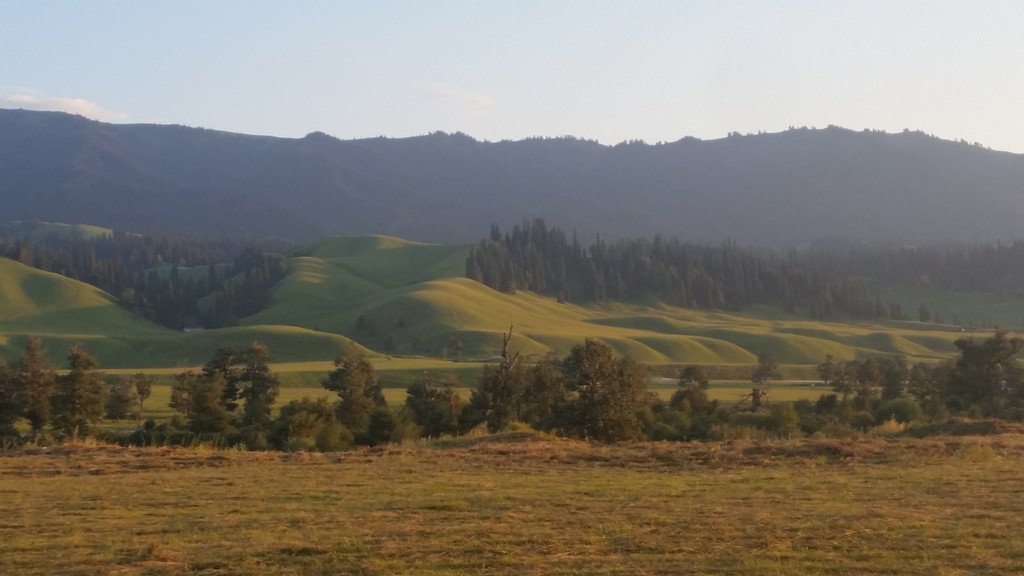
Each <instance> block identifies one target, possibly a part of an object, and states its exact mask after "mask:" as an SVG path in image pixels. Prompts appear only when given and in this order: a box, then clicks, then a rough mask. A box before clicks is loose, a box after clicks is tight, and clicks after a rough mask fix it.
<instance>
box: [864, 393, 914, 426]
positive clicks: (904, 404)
mask: <svg viewBox="0 0 1024 576" xmlns="http://www.w3.org/2000/svg"><path fill="white" fill-rule="evenodd" d="M875 417H876V419H877V421H878V422H886V421H888V420H895V421H896V422H899V423H901V424H906V423H908V422H913V421H914V420H917V419H918V418H920V417H921V406H920V405H918V403H917V401H915V400H914V399H912V398H896V399H894V400H886V401H885V402H882V404H881V405H879V407H878V409H877V410H875Z"/></svg>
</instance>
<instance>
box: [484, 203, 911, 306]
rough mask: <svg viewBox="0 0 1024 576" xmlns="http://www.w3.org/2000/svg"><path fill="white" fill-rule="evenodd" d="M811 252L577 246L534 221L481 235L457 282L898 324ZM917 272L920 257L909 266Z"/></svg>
mask: <svg viewBox="0 0 1024 576" xmlns="http://www.w3.org/2000/svg"><path fill="white" fill-rule="evenodd" d="M820 258H821V254H820V253H815V254H814V258H809V257H807V255H805V254H804V253H802V252H791V253H790V254H789V256H788V257H786V258H782V257H779V256H777V255H775V254H774V253H772V252H770V251H767V250H764V249H755V248H749V247H746V248H745V247H740V246H738V245H737V244H736V243H735V242H724V243H722V244H719V245H701V244H690V243H684V242H681V241H680V240H678V239H676V238H672V239H664V238H662V237H661V236H655V237H654V238H653V239H647V238H638V239H633V240H619V241H617V242H611V243H609V242H604V241H602V240H601V239H600V238H598V239H597V241H596V242H594V243H593V244H591V245H589V246H583V245H581V244H580V242H579V240H578V239H577V238H576V237H575V236H573V237H572V240H571V241H570V240H569V238H568V236H567V235H566V233H565V232H564V231H563V230H560V229H558V228H548V227H547V225H546V224H545V223H544V221H543V220H533V221H531V222H526V223H524V224H522V225H517V226H515V227H514V228H513V229H512V231H511V232H510V233H507V234H504V235H503V234H502V233H501V230H500V228H498V227H497V226H495V227H493V228H492V230H491V236H490V238H489V239H487V240H483V241H481V242H480V244H479V245H478V246H477V247H475V248H474V249H473V251H472V252H471V253H470V255H469V257H468V259H467V260H466V276H467V277H468V278H470V279H472V280H476V281H477V282H481V283H483V284H486V285H487V286H490V287H491V288H494V289H495V290H501V291H502V292H510V293H511V292H515V291H516V290H517V289H523V290H530V291H533V292H538V293H541V294H546V295H549V296H552V297H556V298H558V299H559V300H563V301H569V302H579V303H588V302H607V301H638V300H643V299H648V300H655V301H660V302H664V303H667V304H671V305H674V306H682V307H686V308H704V309H712V310H713V309H719V310H733V311H741V310H744V309H745V308H747V307H749V306H754V305H763V306H772V307H778V308H781V309H783V310H785V311H786V312H788V313H791V314H801V315H806V316H809V317H810V318H814V319H826V318H833V319H834V318H843V319H892V320H902V319H904V318H905V316H904V313H903V311H902V309H901V307H900V304H899V303H898V302H891V301H883V300H882V299H880V298H878V297H875V296H872V294H871V293H870V292H869V290H868V288H867V286H866V285H865V283H864V282H862V281H861V280H859V279H856V278H853V277H851V276H849V275H844V274H842V273H840V272H838V271H836V272H829V270H833V269H834V268H835V267H834V266H831V265H830V264H831V263H829V262H827V261H823V260H821V259H820ZM914 264H916V265H918V266H923V267H925V268H927V265H928V261H927V260H926V261H925V262H924V263H922V262H914Z"/></svg>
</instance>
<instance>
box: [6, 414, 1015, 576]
mask: <svg viewBox="0 0 1024 576" xmlns="http://www.w3.org/2000/svg"><path fill="white" fill-rule="evenodd" d="M1022 458H1024V437H1022V436H1019V435H1012V434H1011V435H1002V436H992V437H959V438H953V437H945V438H933V439H926V440H914V439H906V438H904V439H878V438H862V439H852V440H817V439H810V440H800V441H776V442H742V441H736V442H731V443H725V444H673V443H650V444H643V445H620V446H599V445H592V444H585V443H579V442H570V441H562V440H553V439H545V438H543V437H538V436H536V435H533V434H527V433H508V434H505V435H499V436H494V437H484V438H476V439H458V440H449V441H447V443H443V444H434V445H432V446H421V445H408V446H399V447H391V448H387V449H382V450H363V451H357V452H352V453H342V454H306V453H295V454H283V453H245V452H232V451H228V452H204V451H185V450H174V449H132V450H125V449H119V448H116V449H115V448H109V447H104V446H65V447H60V448H54V449H50V450H48V451H46V452H43V451H42V450H35V451H33V452H3V453H0V493H2V494H3V495H4V496H5V497H4V498H0V518H3V521H2V523H0V572H2V573H5V574H21V575H37V574H38V575H42V574H69V575H93V574H125V575H129V576H132V575H143V574H147V575H159V574H182V573H189V574H204V575H236V574H237V575H243V574H245V575H257V576H258V575H264V574H267V575H269V574H275V575H277V574H408V575H426V574H451V575H458V574H492V575H501V574H631V575H632V574H708V573H714V574H738V575H743V574H750V575H754V574H757V575H760V574H836V575H846V574H921V575H929V576H931V575H936V574H1011V573H1021V572H1024V540H1022V539H1021V538H1020V534H1021V530H1022V528H1024V520H1022V518H1024V501H1022V500H1021V498H1020V494H1021V493H1022V492H1024V475H1022V474H1021V465H1020V462H1021V461H1022Z"/></svg>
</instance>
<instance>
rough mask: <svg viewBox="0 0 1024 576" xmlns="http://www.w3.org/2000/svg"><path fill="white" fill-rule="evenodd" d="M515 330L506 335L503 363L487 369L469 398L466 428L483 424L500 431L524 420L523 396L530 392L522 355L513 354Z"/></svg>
mask: <svg viewBox="0 0 1024 576" xmlns="http://www.w3.org/2000/svg"><path fill="white" fill-rule="evenodd" d="M511 340H512V327H511V326H510V327H509V330H508V333H507V334H503V335H502V346H501V361H500V362H499V363H497V364H489V365H487V366H484V371H483V374H481V375H480V379H479V380H478V381H477V387H476V389H474V390H473V392H472V393H471V395H470V397H469V403H468V404H466V407H465V409H464V414H463V416H464V417H463V420H464V421H465V422H464V425H463V426H464V427H473V426H475V425H477V424H479V423H481V422H486V423H487V429H488V430H490V431H491V432H497V431H499V430H502V429H504V428H505V427H506V426H508V425H509V424H510V423H512V422H513V421H518V420H520V419H521V417H522V414H521V412H522V410H521V409H522V403H523V394H524V392H525V391H526V387H527V382H526V372H525V370H523V369H522V367H521V366H520V365H519V353H518V352H516V353H511V352H509V349H508V345H509V343H510V342H511Z"/></svg>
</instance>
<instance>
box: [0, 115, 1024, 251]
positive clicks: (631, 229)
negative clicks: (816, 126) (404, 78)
mask: <svg viewBox="0 0 1024 576" xmlns="http://www.w3.org/2000/svg"><path fill="white" fill-rule="evenodd" d="M1022 182H1024V157H1022V156H1020V155H1015V154H1009V153H1002V152H994V151H991V150H987V149H984V148H981V147H979V146H974V145H969V144H967V143H963V142H951V141H944V140H940V139H937V138H933V137H930V136H926V135H924V134H921V133H919V132H904V133H900V134H885V133H880V132H853V131H849V130H844V129H841V128H828V129H821V130H810V129H795V130H789V131H787V132H784V133H779V134H759V135H751V136H738V135H736V136H731V137H729V138H724V139H720V140H711V141H700V140H697V139H693V138H684V139H682V140H679V141H677V142H672V143H666V144H658V145H648V144H643V143H628V144H625V143H624V144H620V145H617V146H603V145H600V144H597V143H595V142H589V141H582V140H576V139H572V138H557V139H531V140H523V141H518V142H493V143H492V142H480V141H476V140H474V139H472V138H470V137H468V136H465V135H462V134H454V135H447V134H442V133H435V134H431V135H428V136H420V137H414V138H400V139H389V138H374V139H365V140H351V141H341V140H337V139H334V138H331V137H329V136H327V135H324V134H321V133H313V134H310V135H308V136H306V137H305V138H301V139H284V138H270V137H260V136H248V135H242V134H232V133H227V132H219V131H215V130H205V129H198V128H187V127H182V126H157V125H111V124H104V123H100V122H95V121H90V120H86V119H84V118H81V117H75V116H69V115H66V114H60V113H49V112H27V111H18V110H0V201H2V202H3V205H4V213H5V218H8V219H23V220H49V221H60V222H89V223H92V224H96V225H99V226H104V227H108V228H121V229H132V230H163V231H175V232H180V233H200V234H209V233H210V232H211V231H215V232H216V233H218V234H227V235H245V236H250V237H264V236H279V237H284V238H290V239H312V238H316V237H321V236H325V235H329V234H346V235H355V234H391V235H396V236H401V237H404V238H413V239H416V240H424V241H433V242H452V241H457V242H469V241H475V240H476V239H477V238H479V237H480V235H481V233H482V232H483V231H484V230H485V229H486V227H487V226H489V225H490V224H491V223H492V222H493V223H498V224H500V225H502V226H504V227H509V226H511V225H512V224H515V223H518V222H520V221H522V220H524V219H526V218H532V217H541V218H545V219H546V220H548V221H549V222H551V223H552V224H554V225H558V226H560V227H562V228H563V229H566V230H576V231H577V232H578V233H579V234H580V236H581V238H583V239H587V240H589V239H591V238H593V237H594V236H595V235H597V234H601V235H602V236H604V237H607V238H616V237H639V236H645V237H650V236H652V235H653V234H654V233H661V234H664V235H669V236H679V237H682V238H685V239H690V240H697V241H708V240H711V241H716V240H721V239H724V238H726V237H730V238H733V239H735V240H737V241H740V242H746V243H755V244H768V245H779V244H790V243H806V242H809V241H813V240H817V239H820V238H826V237H829V238H831V237H845V238H848V239H852V240H855V241H898V242H923V241H934V240H964V241H985V240H991V239H996V238H1003V239H1013V238H1019V237H1022V236H1024V226H1022V225H1021V222H1022V221H1024V193H1022V192H1024V190H1022V184H1021V183H1022Z"/></svg>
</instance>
